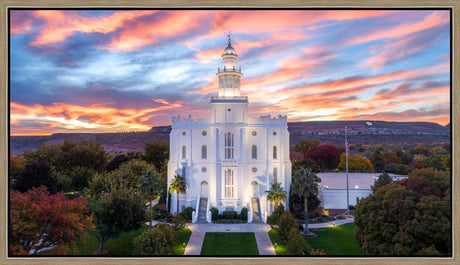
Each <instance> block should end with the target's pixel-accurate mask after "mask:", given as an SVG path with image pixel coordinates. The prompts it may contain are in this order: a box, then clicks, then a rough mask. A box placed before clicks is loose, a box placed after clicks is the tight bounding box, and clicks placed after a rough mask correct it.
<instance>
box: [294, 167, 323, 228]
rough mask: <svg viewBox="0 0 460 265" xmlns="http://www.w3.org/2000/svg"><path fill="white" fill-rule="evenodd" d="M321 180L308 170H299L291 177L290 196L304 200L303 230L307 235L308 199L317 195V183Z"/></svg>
mask: <svg viewBox="0 0 460 265" xmlns="http://www.w3.org/2000/svg"><path fill="white" fill-rule="evenodd" d="M319 182H321V179H320V178H319V177H318V176H316V174H315V173H313V172H311V170H309V169H305V168H303V169H300V170H298V171H296V172H294V175H292V184H291V192H292V194H294V195H296V196H298V197H303V198H304V207H305V208H304V214H305V230H304V233H305V234H308V233H309V231H308V197H309V196H310V195H312V194H314V195H318V183H319Z"/></svg>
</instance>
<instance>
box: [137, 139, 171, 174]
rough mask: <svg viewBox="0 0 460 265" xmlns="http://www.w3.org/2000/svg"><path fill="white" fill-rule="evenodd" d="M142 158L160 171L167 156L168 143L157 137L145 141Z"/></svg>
mask: <svg viewBox="0 0 460 265" xmlns="http://www.w3.org/2000/svg"><path fill="white" fill-rule="evenodd" d="M144 149H145V152H144V156H143V159H144V160H145V161H147V162H149V163H152V164H153V165H154V166H155V168H156V169H157V171H160V169H161V167H162V166H163V164H164V163H165V161H166V160H167V159H168V158H169V143H168V142H166V141H163V140H161V139H160V138H157V139H155V140H149V141H147V142H146V143H145V148H144Z"/></svg>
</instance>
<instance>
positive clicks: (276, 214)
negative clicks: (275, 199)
mask: <svg viewBox="0 0 460 265" xmlns="http://www.w3.org/2000/svg"><path fill="white" fill-rule="evenodd" d="M283 213H284V205H283V204H280V206H279V207H278V208H276V209H275V210H274V211H273V213H272V215H270V216H268V217H267V224H269V225H270V227H271V228H272V229H275V230H276V229H277V228H278V223H279V220H280V217H281V215H282V214H283Z"/></svg>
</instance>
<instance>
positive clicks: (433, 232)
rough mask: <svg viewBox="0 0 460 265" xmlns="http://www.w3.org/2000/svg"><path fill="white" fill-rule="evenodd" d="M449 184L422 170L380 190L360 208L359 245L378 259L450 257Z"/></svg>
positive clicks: (440, 176)
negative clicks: (423, 256) (399, 256)
mask: <svg viewBox="0 0 460 265" xmlns="http://www.w3.org/2000/svg"><path fill="white" fill-rule="evenodd" d="M449 182H450V176H449V174H447V173H446V172H439V173H438V172H436V171H433V170H429V169H422V170H414V172H413V173H412V172H411V174H410V175H409V177H408V179H405V180H402V181H399V182H393V183H390V184H387V185H384V186H382V187H380V188H379V189H377V191H376V192H375V194H374V195H370V196H369V197H367V198H365V199H363V200H361V201H360V202H359V203H358V205H357V207H356V211H355V222H356V228H355V238H356V241H357V242H358V244H360V245H361V246H362V247H363V249H364V250H365V251H366V252H368V253H370V254H375V255H422V254H423V255H426V254H427V253H429V255H450V254H451V251H452V250H451V236H450V235H451V231H450V229H451V228H450V224H451V221H450V220H451V210H450V185H449Z"/></svg>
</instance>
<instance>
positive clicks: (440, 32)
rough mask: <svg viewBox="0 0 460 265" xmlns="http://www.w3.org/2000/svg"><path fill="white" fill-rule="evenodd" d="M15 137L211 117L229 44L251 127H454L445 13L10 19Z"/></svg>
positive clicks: (92, 13)
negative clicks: (270, 119) (265, 122)
mask: <svg viewBox="0 0 460 265" xmlns="http://www.w3.org/2000/svg"><path fill="white" fill-rule="evenodd" d="M9 25H10V52H11V54H10V58H11V60H10V122H11V134H12V135H46V134H52V133H57V132H117V131H142V130H148V129H149V128H151V127H152V126H159V125H169V124H171V117H172V116H174V115H187V114H191V115H192V117H193V118H203V117H208V116H209V99H210V96H214V95H216V94H217V79H216V76H215V73H216V71H217V68H218V67H222V66H221V65H222V61H221V58H220V55H221V53H222V51H223V49H224V48H225V46H226V44H227V37H226V35H227V33H228V31H231V32H232V43H233V46H234V48H235V49H236V51H237V53H238V55H239V59H238V64H239V65H240V66H241V67H242V70H243V74H244V76H243V79H242V94H243V95H247V96H248V97H249V101H250V115H251V116H255V117H257V116H260V115H265V114H267V113H270V114H272V115H278V114H283V115H288V119H289V121H311V120H386V121H429V122H437V123H440V124H442V125H445V124H447V123H448V122H449V121H450V39H449V38H450V32H449V31H450V13H449V11H447V10H282V11H279V10H258V11H255V10H109V11H104V10H10V24H9Z"/></svg>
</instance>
